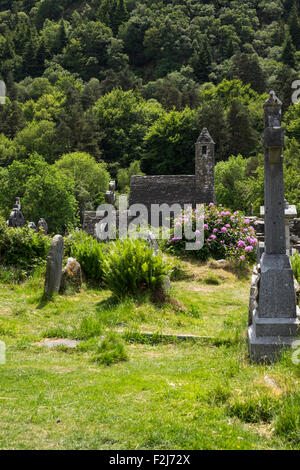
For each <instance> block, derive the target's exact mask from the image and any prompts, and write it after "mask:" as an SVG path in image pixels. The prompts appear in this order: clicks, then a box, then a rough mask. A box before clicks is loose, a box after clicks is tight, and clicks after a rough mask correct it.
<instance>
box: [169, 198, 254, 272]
mask: <svg viewBox="0 0 300 470" xmlns="http://www.w3.org/2000/svg"><path fill="white" fill-rule="evenodd" d="M196 216H197V212H196V210H195V211H192V210H190V211H187V212H185V213H183V214H182V216H181V217H180V218H179V219H176V220H175V221H174V226H173V231H172V238H171V240H170V242H169V248H170V251H171V252H172V253H175V254H179V255H181V254H185V253H186V252H185V243H186V241H187V240H186V239H185V237H184V234H183V236H182V237H181V238H174V233H175V232H174V227H175V226H177V225H180V226H183V224H184V221H185V220H190V221H191V222H192V227H193V231H194V233H195V232H196ZM200 217H202V218H203V219H204V226H203V228H204V245H203V247H202V248H200V249H199V250H193V251H190V252H189V253H190V255H191V256H194V257H196V258H198V259H200V260H203V261H206V260H207V259H209V258H210V257H211V258H214V259H224V258H229V259H232V260H238V261H239V263H241V264H243V263H245V262H250V263H253V262H255V259H256V247H257V244H258V240H257V238H256V237H255V231H254V228H253V227H252V226H250V222H249V220H248V219H246V218H244V217H243V215H242V214H241V212H239V211H235V212H234V213H232V212H231V211H230V210H227V209H224V208H223V207H222V206H218V207H217V206H215V205H214V204H213V203H210V204H209V205H208V206H205V210H204V214H203V215H202V216H200Z"/></svg>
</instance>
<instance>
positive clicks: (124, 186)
mask: <svg viewBox="0 0 300 470" xmlns="http://www.w3.org/2000/svg"><path fill="white" fill-rule="evenodd" d="M133 175H144V173H143V172H142V171H141V162H139V161H138V160H135V161H134V162H131V163H130V166H129V168H121V169H120V170H119V171H118V174H117V181H118V189H119V190H120V191H122V192H123V193H127V192H129V187H130V181H131V177H132V176H133Z"/></svg>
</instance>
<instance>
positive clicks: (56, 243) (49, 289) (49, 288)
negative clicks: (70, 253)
mask: <svg viewBox="0 0 300 470" xmlns="http://www.w3.org/2000/svg"><path fill="white" fill-rule="evenodd" d="M63 257H64V239H63V237H62V236H61V235H55V237H53V240H52V243H51V247H50V251H49V255H48V259H47V269H46V278H45V287H44V297H45V298H46V299H51V297H52V296H53V294H55V293H57V292H59V289H60V284H61V276H62V263H63Z"/></svg>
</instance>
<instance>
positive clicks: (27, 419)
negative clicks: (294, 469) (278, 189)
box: [0, 262, 300, 450]
mask: <svg viewBox="0 0 300 470" xmlns="http://www.w3.org/2000/svg"><path fill="white" fill-rule="evenodd" d="M212 283H214V284H212ZM42 288H43V279H42V276H41V275H39V274H38V273H37V274H36V275H35V276H34V277H33V278H31V279H29V280H28V281H26V282H25V283H23V284H20V285H14V284H6V285H5V284H0V339H1V340H3V341H5V343H6V345H7V362H6V364H5V365H0V448H1V449H182V450H185V449H300V434H299V413H300V397H299V382H300V367H299V366H296V365H293V363H292V360H291V353H288V354H286V355H285V357H283V358H282V360H281V361H280V362H278V363H276V364H274V365H271V366H267V365H261V366H258V365H253V364H250V362H249V359H248V354H247V342H246V331H247V318H248V312H247V308H248V297H249V288H250V276H248V277H247V278H244V279H238V278H237V276H236V275H235V274H233V273H232V272H230V271H229V270H226V269H222V268H221V267H217V266H216V265H215V264H214V263H213V264H210V263H207V264H205V265H197V264H195V263H189V262H184V263H183V270H182V272H181V273H180V275H178V277H177V281H176V282H173V287H172V297H173V298H174V299H175V301H173V302H172V303H171V304H168V305H164V306H159V305H157V304H154V303H153V302H150V301H148V300H145V299H144V301H139V302H134V301H133V300H130V299H128V300H126V301H124V302H121V303H116V302H115V301H114V300H113V299H112V297H111V294H110V292H109V291H106V290H96V289H88V288H83V289H82V291H81V292H80V293H79V294H75V295H74V294H70V295H64V296H58V297H56V298H55V300H54V301H52V302H49V303H47V304H45V303H43V302H41V294H42ZM110 330H114V331H118V332H119V333H118V335H120V337H122V336H123V340H124V341H125V350H126V352H127V355H128V360H127V361H122V362H119V363H116V364H112V365H110V366H106V365H103V364H99V363H98V362H95V360H94V358H95V350H96V348H97V344H98V342H99V337H101V336H102V335H104V336H105V335H107V333H108V331H110ZM126 332H130V335H129V334H127V336H126V335H125V336H124V335H123V333H126ZM137 332H141V333H143V332H157V333H169V334H174V335H176V334H183V333H186V334H193V335H199V336H201V337H202V338H200V339H199V340H194V341H191V340H189V341H175V340H173V341H170V342H168V341H163V340H162V338H161V337H160V336H156V337H154V339H153V341H151V340H149V338H148V337H146V336H143V335H138V334H137ZM59 337H62V338H67V337H68V338H73V339H76V338H77V339H81V340H82V341H83V342H82V343H81V344H80V346H79V347H77V348H76V349H72V350H69V349H66V348H63V347H59V348H55V349H51V350H50V349H48V348H45V347H39V346H36V345H35V344H34V343H36V342H38V341H43V339H45V338H59ZM147 338H148V339H147Z"/></svg>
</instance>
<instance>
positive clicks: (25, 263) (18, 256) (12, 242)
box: [0, 219, 50, 272]
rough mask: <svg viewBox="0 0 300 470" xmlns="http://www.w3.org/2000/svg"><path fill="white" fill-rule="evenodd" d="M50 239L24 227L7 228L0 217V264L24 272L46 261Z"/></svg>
mask: <svg viewBox="0 0 300 470" xmlns="http://www.w3.org/2000/svg"><path fill="white" fill-rule="evenodd" d="M49 247H50V240H49V238H48V237H46V236H44V235H43V234H42V233H35V232H34V231H33V230H31V229H29V228H27V227H24V228H18V229H12V228H8V227H7V225H6V223H5V221H4V220H3V219H0V264H1V265H4V266H14V267H16V268H18V269H21V270H24V271H26V272H29V271H31V270H32V269H34V268H36V267H37V266H38V265H40V264H43V263H44V262H45V261H46V258H47V255H48V250H49Z"/></svg>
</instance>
